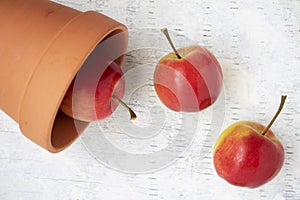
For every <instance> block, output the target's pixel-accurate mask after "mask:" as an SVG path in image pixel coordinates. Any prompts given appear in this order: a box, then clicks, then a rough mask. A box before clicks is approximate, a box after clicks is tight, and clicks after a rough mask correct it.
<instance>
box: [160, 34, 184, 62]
mask: <svg viewBox="0 0 300 200" xmlns="http://www.w3.org/2000/svg"><path fill="white" fill-rule="evenodd" d="M160 30H161V32H163V34H165V36H166V37H167V39H168V41H169V43H170V45H171V47H172V49H173V51H174V53H175V54H176V56H177V58H178V59H181V56H180V55H179V53H178V51H177V49H176V48H175V46H174V44H173V42H172V40H171V37H170V35H169V32H168V29H167V28H162V29H160Z"/></svg>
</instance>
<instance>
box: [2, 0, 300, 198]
mask: <svg viewBox="0 0 300 200" xmlns="http://www.w3.org/2000/svg"><path fill="white" fill-rule="evenodd" d="M56 2H59V3H62V4H65V5H67V6H70V7H73V8H76V9H79V10H82V11H86V10H96V11H98V12H102V13H104V14H106V15H109V16H111V17H112V18H115V19H116V20H118V21H120V22H122V23H124V24H125V25H126V26H128V28H129V30H130V44H129V46H130V48H129V52H128V55H127V58H126V62H125V64H124V71H125V72H127V73H128V74H130V72H132V73H133V72H134V70H135V69H139V67H142V66H143V65H147V66H150V67H152V68H151V70H152V69H153V70H154V67H155V61H156V60H157V59H159V58H160V57H161V56H162V55H163V54H164V53H166V52H168V51H170V49H169V47H168V45H167V43H166V41H164V39H162V38H163V37H161V36H159V31H158V30H159V29H160V28H161V27H163V26H167V27H168V28H169V30H171V34H172V36H173V37H174V42H175V41H176V42H175V44H176V46H177V47H180V46H184V45H186V44H189V43H192V42H195V43H199V44H202V45H204V46H206V47H207V48H209V49H210V50H211V51H212V52H213V53H214V54H215V55H216V57H217V58H218V59H219V60H220V62H221V64H222V68H223V72H224V89H223V93H222V95H221V97H220V98H219V100H218V102H217V103H216V105H214V106H212V107H210V108H209V109H207V110H205V111H203V112H201V113H199V114H198V115H197V118H196V119H197V123H198V126H197V132H196V133H195V137H194V138H193V141H192V143H191V145H190V146H189V148H188V149H187V150H186V152H185V153H184V154H180V155H179V154H178V156H177V158H176V161H175V162H173V163H171V164H170V165H168V166H165V167H163V168H162V169H160V170H156V171H154V172H151V173H142V174H132V173H126V172H120V171H118V170H114V169H112V168H111V167H110V166H109V164H108V162H105V161H103V160H99V159H97V156H95V155H94V154H93V149H91V148H89V147H90V146H89V145H88V144H87V143H85V140H84V138H83V139H79V140H78V141H76V142H75V143H74V144H73V145H72V146H71V147H70V148H68V149H67V150H65V151H64V152H62V153H59V154H54V155H53V154H50V153H48V152H46V151H45V150H43V149H41V148H40V147H38V146H37V145H35V144H33V143H32V142H30V141H29V140H27V139H26V138H25V137H24V136H23V135H22V134H21V133H20V131H19V128H18V125H17V124H16V123H15V122H14V121H12V120H11V119H10V118H9V117H8V116H7V115H6V114H5V113H3V112H1V111H0V199H3V200H5V199H105V200H119V199H120V200H121V199H128V200H135V199H139V200H140V199H147V200H148V199H149V200H154V199H155V200H156V199H166V200H169V199H170V200H171V199H172V200H176V199H178V200H179V199H180V200H181V199H188V200H193V199H211V200H213V199H216V200H219V199H222V200H224V199H230V200H234V199H275V200H281V199H290V200H295V199H300V169H299V165H300V104H299V100H300V92H299V91H300V54H299V52H300V32H299V29H300V2H299V1H298V0H272V1H259V0H254V1H246V0H241V1H236V0H228V1H208V0H202V1H193V0H166V1H161V0H144V1H141V0H124V1H117V0H76V1H72V0H56ZM155 30H156V31H155ZM149 38H150V39H149ZM151 38H152V39H151ZM153 38H157V39H154V40H153ZM187 39H188V41H186V40H187ZM156 46H157V47H156ZM151 70H149V73H150V72H151ZM149 73H148V72H147V73H146V72H145V73H144V74H142V73H141V74H139V75H138V77H142V79H143V80H145V83H147V84H145V85H143V87H141V88H140V89H138V90H137V92H135V93H134V95H135V96H132V98H131V99H129V103H130V104H131V106H132V107H133V108H135V109H136V110H137V112H138V113H139V114H140V115H141V119H142V120H144V121H142V122H141V123H142V124H141V126H142V125H144V126H147V125H149V124H148V123H149V121H150V119H151V112H150V111H149V109H150V108H151V105H160V104H159V100H158V99H157V97H156V96H155V93H154V90H153V87H152V86H153V85H151V81H152V80H151V73H150V74H149ZM137 80H138V79H137ZM129 89H130V88H129ZM281 94H287V95H288V99H287V102H286V106H285V108H284V110H283V113H282V114H281V116H280V117H279V118H278V120H277V121H276V122H275V124H274V126H273V127H272V130H273V131H274V132H275V134H276V135H277V136H278V137H279V138H280V140H281V141H282V143H283V145H284V147H285V152H286V154H285V155H286V159H285V163H284V166H283V169H282V171H281V172H280V174H279V175H278V176H277V177H276V179H274V180H273V181H271V182H270V183H268V184H267V185H265V186H263V187H261V188H259V189H255V190H245V189H241V188H237V187H233V186H230V185H228V184H227V183H225V182H224V181H223V180H221V179H220V178H218V177H217V175H216V173H215V171H214V168H213V165H212V147H213V145H214V143H215V140H216V139H217V137H218V135H219V134H220V132H221V130H223V129H224V128H225V127H227V126H228V125H230V124H231V123H233V122H235V121H237V120H242V119H248V120H253V121H258V122H261V123H265V124H266V123H267V122H268V121H269V120H270V119H271V117H272V115H273V114H274V112H275V111H276V108H277V106H278V104H279V101H280V95H281ZM149 113H150V114H149ZM166 113H168V112H167V111H166ZM152 114H153V113H152ZM154 114H155V113H154ZM168 116H169V117H170V119H172V120H170V121H168V123H167V125H166V126H165V130H164V132H163V134H158V135H156V136H155V137H153V138H151V139H149V140H142V141H137V140H134V139H132V138H130V137H128V136H127V135H124V134H123V132H122V130H121V129H120V128H119V127H117V126H114V125H113V123H114V122H115V121H116V120H117V117H116V116H112V117H111V118H109V119H106V120H104V121H102V122H100V123H98V124H93V127H91V129H89V130H91V131H90V132H86V133H85V134H84V137H86V139H89V137H92V135H93V134H103V135H104V136H105V138H107V139H108V140H109V141H110V142H111V143H112V144H114V145H116V146H117V147H118V148H120V149H121V150H123V151H124V152H125V151H126V152H133V153H139V152H144V153H151V152H157V151H159V150H160V149H162V148H163V147H164V146H165V145H166V144H168V142H171V141H172V140H173V138H175V135H176V132H174V130H175V131H176V130H180V125H181V122H182V119H181V118H180V116H173V115H171V114H170V115H168ZM216 124H217V125H216ZM99 126H100V127H101V128H99ZM191 126H192V125H191ZM97 130H99V131H98V133H97ZM113 130H115V132H113ZM187 138H188V137H187V136H185V135H184V134H183V135H182V136H181V137H180V138H179V139H178V138H177V141H176V148H175V149H173V150H174V152H176V151H181V150H182V149H183V147H185V146H183V147H182V144H184V142H185V140H187ZM86 141H88V140H86ZM103 153H106V154H107V155H110V156H111V157H112V158H113V157H114V156H117V155H116V154H114V152H109V151H103ZM171 153H173V152H171ZM169 155H173V154H169ZM148 164H149V165H150V164H153V163H151V161H150V162H149V163H148Z"/></svg>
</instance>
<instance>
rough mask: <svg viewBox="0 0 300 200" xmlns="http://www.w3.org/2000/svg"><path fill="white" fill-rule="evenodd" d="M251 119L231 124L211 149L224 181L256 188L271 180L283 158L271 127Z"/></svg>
mask: <svg viewBox="0 0 300 200" xmlns="http://www.w3.org/2000/svg"><path fill="white" fill-rule="evenodd" d="M264 128H265V126H263V125H261V124H259V123H256V122H251V121H240V122H237V123H234V124H232V125H231V126H229V127H228V128H227V129H226V130H224V131H223V133H222V134H221V135H220V137H219V139H218V141H217V143H216V145H215V147H214V153H213V162H214V166H215V169H216V172H217V174H218V175H219V176H220V177H222V178H223V179H225V180H226V181H227V182H229V183H231V184H233V185H236V186H241V187H249V188H256V187H259V186H261V185H263V184H265V183H267V182H268V181H270V180H272V179H273V178H274V177H275V176H276V175H277V174H278V173H279V171H280V169H281V168H282V166H283V162H284V148H283V146H282V144H281V142H280V141H279V140H278V139H277V137H276V136H275V135H274V133H273V132H272V131H271V130H268V131H267V133H266V134H265V135H261V132H262V131H263V129H264Z"/></svg>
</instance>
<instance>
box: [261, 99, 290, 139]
mask: <svg viewBox="0 0 300 200" xmlns="http://www.w3.org/2000/svg"><path fill="white" fill-rule="evenodd" d="M286 97H287V96H286V95H282V96H281V101H280V105H279V108H278V110H277V112H276V114H275V115H274V117H273V118H272V120H271V121H270V123H269V124H268V126H266V128H265V129H264V130H263V131H262V133H261V134H262V135H266V133H267V132H268V130H269V129H270V128H271V126H272V125H273V123H274V122H275V120H276V118H277V117H278V115H279V114H280V112H281V110H282V108H283V106H284V103H285V100H286Z"/></svg>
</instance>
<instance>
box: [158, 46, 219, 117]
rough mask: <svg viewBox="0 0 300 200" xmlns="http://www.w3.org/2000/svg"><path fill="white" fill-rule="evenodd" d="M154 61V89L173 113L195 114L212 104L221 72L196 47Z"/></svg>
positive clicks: (210, 57)
mask: <svg viewBox="0 0 300 200" xmlns="http://www.w3.org/2000/svg"><path fill="white" fill-rule="evenodd" d="M178 53H179V55H180V56H181V57H182V58H181V59H179V58H178V57H177V56H176V54H175V53H169V54H168V55H166V56H164V57H163V58H161V59H160V61H159V62H158V64H157V66H156V69H155V72H154V86H155V90H156V93H157V95H158V97H159V99H160V100H161V101H162V103H163V104H164V105H165V106H167V107H168V108H169V109H171V110H173V111H185V112H195V111H200V110H203V109H205V108H207V107H208V106H210V105H212V104H213V103H214V102H215V101H216V99H217V98H218V96H219V94H220V92H221V90H222V82H223V74H222V69H221V66H220V64H219V62H218V61H217V59H216V58H215V56H214V55H213V54H212V53H211V52H210V51H209V50H208V49H206V48H205V47H202V46H199V45H193V46H188V47H184V48H180V49H178Z"/></svg>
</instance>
